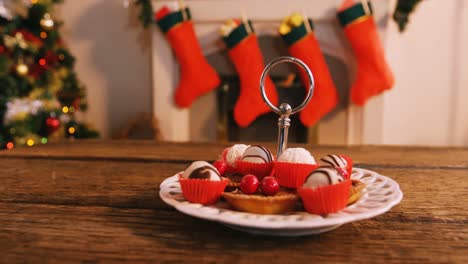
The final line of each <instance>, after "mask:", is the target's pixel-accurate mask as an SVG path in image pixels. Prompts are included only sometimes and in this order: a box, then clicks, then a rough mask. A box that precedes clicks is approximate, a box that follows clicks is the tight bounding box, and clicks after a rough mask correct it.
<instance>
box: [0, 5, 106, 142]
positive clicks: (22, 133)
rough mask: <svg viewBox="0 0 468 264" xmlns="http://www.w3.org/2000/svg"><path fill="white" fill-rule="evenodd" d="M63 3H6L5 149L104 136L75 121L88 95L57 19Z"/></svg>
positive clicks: (1, 128) (0, 21)
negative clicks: (53, 140) (55, 9)
mask: <svg viewBox="0 0 468 264" xmlns="http://www.w3.org/2000/svg"><path fill="white" fill-rule="evenodd" d="M59 2H62V1H60V0H28V1H25V0H21V1H19V0H18V1H14V0H10V1H6V0H0V36H1V37H0V148H7V149H12V148H14V147H16V146H24V145H26V146H33V145H37V144H45V143H47V142H48V141H50V140H51V139H56V138H64V137H73V138H89V137H97V136H98V134H97V132H96V131H93V130H91V129H89V128H88V127H87V126H86V125H85V124H82V123H79V122H77V121H76V119H75V114H76V112H78V111H84V110H86V101H85V90H84V87H83V85H82V84H81V83H80V82H79V80H78V78H77V76H76V73H75V72H74V63H75V58H74V57H73V56H72V55H71V54H70V52H69V51H68V49H67V47H66V45H65V44H64V42H63V39H62V38H61V36H60V32H59V31H58V29H59V27H60V25H61V24H62V23H61V22H59V21H57V20H56V19H55V18H54V13H53V11H54V7H55V5H56V4H58V3H59Z"/></svg>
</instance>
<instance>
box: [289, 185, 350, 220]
mask: <svg viewBox="0 0 468 264" xmlns="http://www.w3.org/2000/svg"><path fill="white" fill-rule="evenodd" d="M350 186H351V180H345V181H343V182H342V183H338V184H333V185H328V186H323V187H318V188H315V189H311V188H299V189H298V190H297V191H298V193H299V196H300V197H301V199H302V202H303V203H304V208H305V209H306V211H307V212H309V213H311V214H319V215H322V214H331V213H336V212H338V211H340V210H342V209H343V208H345V207H346V203H347V201H348V198H349V189H350Z"/></svg>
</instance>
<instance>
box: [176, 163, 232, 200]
mask: <svg viewBox="0 0 468 264" xmlns="http://www.w3.org/2000/svg"><path fill="white" fill-rule="evenodd" d="M179 182H180V188H181V189H182V195H183V196H184V198H185V199H186V200H187V201H189V202H191V203H200V204H214V203H216V202H217V201H218V200H219V198H220V197H221V193H222V192H223V191H224V189H225V188H226V185H227V184H228V182H229V180H228V179H223V178H222V177H221V176H220V175H219V172H218V170H216V168H215V167H213V166H212V165H211V164H209V163H208V162H206V161H195V162H193V163H192V164H190V166H188V167H187V168H186V169H185V170H184V171H183V172H182V173H180V174H179Z"/></svg>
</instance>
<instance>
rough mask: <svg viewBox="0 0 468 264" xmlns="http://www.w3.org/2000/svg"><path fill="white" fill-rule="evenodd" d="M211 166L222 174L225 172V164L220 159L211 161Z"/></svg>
mask: <svg viewBox="0 0 468 264" xmlns="http://www.w3.org/2000/svg"><path fill="white" fill-rule="evenodd" d="M213 167H215V168H216V169H217V170H218V172H219V174H221V176H222V175H224V173H225V172H226V168H227V164H226V162H224V161H222V160H217V161H215V162H214V163H213Z"/></svg>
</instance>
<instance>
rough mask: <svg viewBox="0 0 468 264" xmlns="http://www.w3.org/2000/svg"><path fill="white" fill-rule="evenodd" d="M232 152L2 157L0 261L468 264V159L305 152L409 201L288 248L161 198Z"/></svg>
mask: <svg viewBox="0 0 468 264" xmlns="http://www.w3.org/2000/svg"><path fill="white" fill-rule="evenodd" d="M224 147H225V146H223V145H216V144H170V143H153V142H146V141H113V142H112V141H85V142H78V141H77V142H74V143H71V144H70V143H61V144H49V145H44V146H40V147H34V148H24V149H15V150H13V151H2V152H0V183H1V184H0V253H1V254H0V262H4V263H15V262H22V263H23V262H27V263H39V262H59V263H63V262H81V263H109V262H129V263H140V262H158V263H159V262H169V263H178V262H201V261H203V262H222V263H260V262H278V263H292V262H300V263H320V262H318V261H327V262H385V263H389V262H405V263H410V262H419V263H428V262H443V263H468V211H467V205H466V204H467V202H468V149H462V148H459V149H457V148H416V147H408V148H405V147H373V146H365V147H322V146H320V147H317V146H306V147H307V148H308V149H309V150H311V151H312V153H313V154H314V155H315V156H316V157H320V156H322V155H325V154H328V153H342V154H346V155H349V156H351V157H353V158H354V160H355V162H356V163H357V164H356V165H357V166H359V167H364V168H369V169H372V170H375V171H377V172H380V173H382V174H383V175H387V176H390V177H392V178H393V179H395V180H396V181H397V182H398V183H399V184H400V186H401V188H402V190H403V193H404V198H403V201H402V202H401V204H400V205H398V206H396V207H394V208H393V209H392V210H391V211H390V212H388V213H386V214H384V215H381V216H378V217H376V218H373V219H370V220H365V221H360V222H355V223H351V224H346V225H344V226H342V227H340V228H338V229H336V230H334V231H332V232H329V233H325V234H321V235H317V236H309V237H297V238H279V237H264V236H254V235H249V234H245V233H241V232H238V231H234V230H230V229H228V228H226V227H224V226H222V225H220V224H216V223H212V222H207V221H203V220H199V219H195V218H192V217H189V216H185V215H183V214H181V213H179V212H177V211H175V210H174V209H172V208H170V207H168V206H166V205H165V204H164V203H163V202H162V201H161V200H160V199H159V197H158V192H159V184H160V183H161V181H162V180H164V178H166V177H168V176H171V175H173V174H174V173H175V172H178V171H180V170H182V169H184V167H185V166H186V165H187V164H188V163H189V162H190V161H193V160H199V159H202V160H214V159H216V158H217V156H218V155H219V153H220V152H221V150H222V149H223V148H224ZM270 147H272V148H273V149H274V146H273V145H271V146H270Z"/></svg>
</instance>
